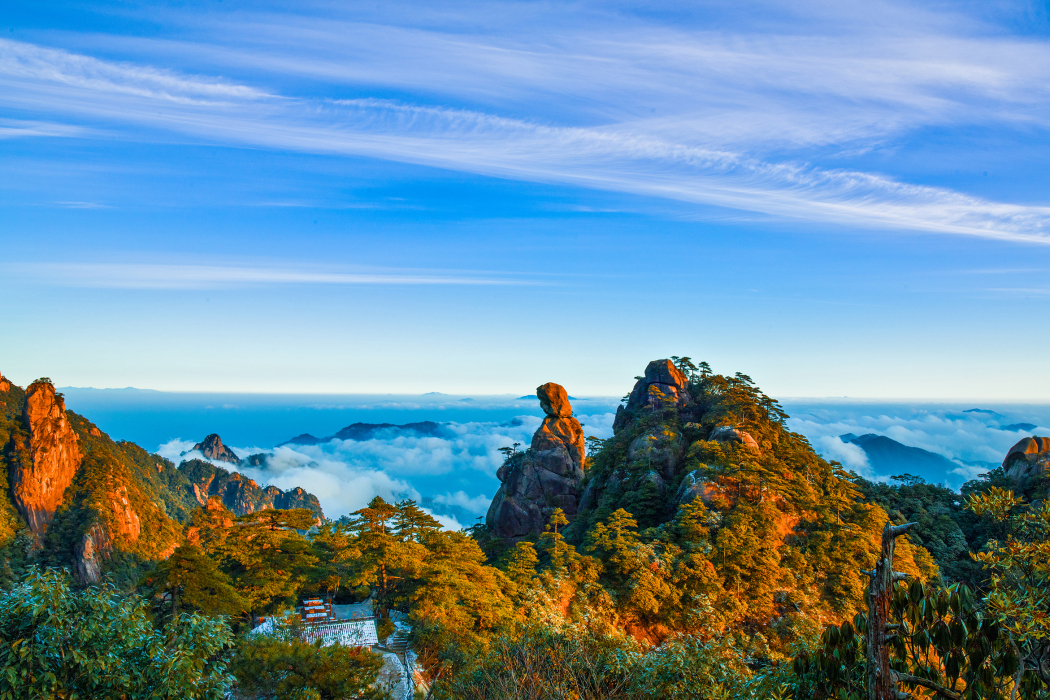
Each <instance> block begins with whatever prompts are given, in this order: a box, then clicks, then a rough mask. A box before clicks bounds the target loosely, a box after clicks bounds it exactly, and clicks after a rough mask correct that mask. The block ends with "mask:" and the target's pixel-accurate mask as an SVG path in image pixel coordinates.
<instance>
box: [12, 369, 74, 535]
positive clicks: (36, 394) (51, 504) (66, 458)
mask: <svg viewBox="0 0 1050 700" xmlns="http://www.w3.org/2000/svg"><path fill="white" fill-rule="evenodd" d="M22 420H23V422H24V423H25V426H26V430H27V431H28V432H29V445H28V451H27V452H24V453H23V458H22V459H21V460H19V462H20V463H19V464H16V465H15V468H14V469H13V470H12V473H11V495H12V496H13V497H14V501H15V506H16V507H17V508H18V511H19V513H21V515H22V517H23V518H25V521H26V523H27V524H28V525H29V529H30V530H31V531H32V533H33V537H34V539H35V541H36V543H37V545H39V544H40V542H41V539H42V537H43V535H44V532H45V531H46V530H47V526H48V523H50V522H51V519H52V518H53V517H54V516H55V510H56V509H57V508H58V505H59V503H61V502H62V495H63V494H64V493H65V491H66V488H68V487H69V485H70V483H72V481H73V476H74V475H75V474H76V472H77V468H78V467H79V466H80V460H81V453H80V446H79V445H78V441H77V435H76V433H74V432H73V429H72V427H70V425H69V420H68V419H67V418H66V404H65V401H64V400H63V399H62V397H61V396H59V395H57V394H56V393H55V387H54V386H52V385H51V383H50V382H46V381H45V382H35V383H33V384H30V385H29V388H28V389H27V390H26V402H25V408H24V409H23V411H22Z"/></svg>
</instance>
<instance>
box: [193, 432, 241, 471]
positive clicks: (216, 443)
mask: <svg viewBox="0 0 1050 700" xmlns="http://www.w3.org/2000/svg"><path fill="white" fill-rule="evenodd" d="M194 451H196V452H200V453H201V454H202V455H204V456H205V457H206V458H208V459H212V460H216V461H218V462H229V463H230V464H240V463H241V458H240V457H238V456H237V455H236V454H234V452H233V450H231V449H230V448H229V447H227V446H226V445H224V444H222V438H221V437H219V436H218V434H216V433H212V434H211V435H209V436H208V437H206V438H204V440H202V441H201V442H198V443H197V444H196V445H194V446H193V449H191V450H187V451H186V452H184V453H183V454H187V453H188V452H194Z"/></svg>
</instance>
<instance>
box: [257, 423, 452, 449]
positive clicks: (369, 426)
mask: <svg viewBox="0 0 1050 700" xmlns="http://www.w3.org/2000/svg"><path fill="white" fill-rule="evenodd" d="M445 425H446V424H445V423H435V422H434V421H429V420H426V421H421V422H419V423H405V424H403V425H394V424H393V423H351V424H350V425H348V426H346V427H345V428H343V429H341V430H340V431H339V432H337V433H336V434H335V435H329V436H328V437H324V438H319V437H314V436H313V435H311V434H309V433H303V434H302V435H297V436H295V437H293V438H291V439H290V440H285V441H284V442H282V443H281V444H280V445H277V446H278V447H282V446H284V445H320V444H324V443H328V442H331V441H332V440H354V441H356V442H361V441H364V440H372V439H374V438H375V437H376V436H377V435H378V434H379V433H380V432H382V431H384V430H392V431H396V432H401V433H413V434H415V435H417V436H421V437H442V436H444V435H447V434H448V429H447V428H446V427H445Z"/></svg>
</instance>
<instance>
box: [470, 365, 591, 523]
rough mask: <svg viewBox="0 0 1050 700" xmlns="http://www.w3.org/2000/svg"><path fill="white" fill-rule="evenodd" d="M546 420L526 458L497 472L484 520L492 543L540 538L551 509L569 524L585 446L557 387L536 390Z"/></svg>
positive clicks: (520, 456)
mask: <svg viewBox="0 0 1050 700" xmlns="http://www.w3.org/2000/svg"><path fill="white" fill-rule="evenodd" d="M536 396H537V397H539V400H540V406H542V407H543V412H544V413H546V414H547V415H546V417H545V418H544V419H543V423H542V424H541V425H540V427H539V429H538V430H536V433H535V434H534V435H533V436H532V445H531V447H530V448H529V450H528V452H525V453H519V454H518V455H515V456H513V457H511V459H510V460H509V461H508V462H507V463H506V464H504V465H503V466H502V467H500V470H499V472H498V473H497V476H498V477H499V479H500V481H501V482H503V483H502V484H501V486H500V488H499V491H497V492H496V496H495V497H494V498H493V499H492V505H491V506H489V511H488V515H487V516H486V518H485V520H486V523H487V524H488V526H489V528H490V529H491V530H492V531H493V533H494V534H495V535H496V536H498V537H505V538H514V539H516V538H521V537H525V536H526V535H529V534H537V533H540V532H543V528H544V527H545V526H546V524H547V522H548V521H549V520H550V516H551V514H552V513H553V512H554V509H555V508H561V509H562V510H563V511H565V515H566V517H567V518H568V519H569V521H570V522H571V521H572V520H573V518H574V517H575V516H576V511H577V507H578V505H579V502H580V484H581V483H582V482H583V470H584V457H585V455H586V444H585V442H584V437H583V427H582V426H581V425H580V422H579V421H578V420H576V419H575V418H573V417H572V406H571V405H570V404H569V395H568V393H566V391H565V388H564V387H562V386H561V385H559V384H554V383H547V384H544V385H542V386H540V387H538V388H537V389H536Z"/></svg>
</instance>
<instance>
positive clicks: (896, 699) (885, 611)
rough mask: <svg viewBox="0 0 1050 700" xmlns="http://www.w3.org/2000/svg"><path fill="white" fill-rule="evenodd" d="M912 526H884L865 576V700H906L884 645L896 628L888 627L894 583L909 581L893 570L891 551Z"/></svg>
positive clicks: (913, 524) (907, 524)
mask: <svg viewBox="0 0 1050 700" xmlns="http://www.w3.org/2000/svg"><path fill="white" fill-rule="evenodd" d="M915 525H918V523H905V524H903V525H890V524H889V523H887V524H886V528H885V529H884V530H883V531H882V551H881V552H880V554H879V560H878V561H877V562H875V569H874V570H872V571H870V572H864V573H867V574H869V575H870V576H871V587H870V588H869V589H868V590H869V596H868V631H867V634H866V635H865V637H866V639H865V641H866V642H867V648H868V700H904V699H905V698H908V697H909V696H908V694H907V693H901V692H900V691H899V690H898V689H897V685H898V680H897V674H896V673H894V672H893V671H892V670H891V669H890V648H889V646H888V645H887V643H886V642H887V641H888V640H889V638H890V637H891V636H892V633H893V631H894V630H896V629H897V627H896V625H893V624H891V623H890V606H891V603H892V601H893V583H894V582H895V581H902V580H904V579H906V578H907V577H908V575H907V574H902V573H900V572H897V571H894V570H893V550H894V547H895V546H896V541H897V538H898V537H900V536H901V535H903V534H904V533H905V532H907V531H908V530H910V529H911V528H912V527H914V526H915Z"/></svg>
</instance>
